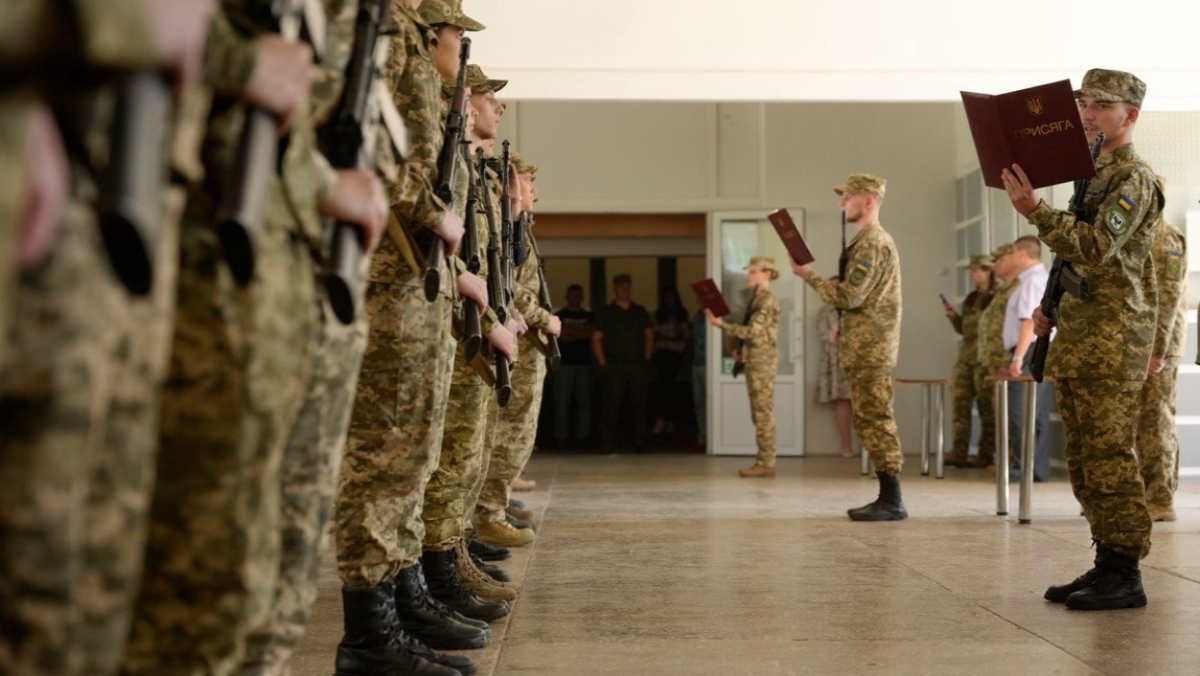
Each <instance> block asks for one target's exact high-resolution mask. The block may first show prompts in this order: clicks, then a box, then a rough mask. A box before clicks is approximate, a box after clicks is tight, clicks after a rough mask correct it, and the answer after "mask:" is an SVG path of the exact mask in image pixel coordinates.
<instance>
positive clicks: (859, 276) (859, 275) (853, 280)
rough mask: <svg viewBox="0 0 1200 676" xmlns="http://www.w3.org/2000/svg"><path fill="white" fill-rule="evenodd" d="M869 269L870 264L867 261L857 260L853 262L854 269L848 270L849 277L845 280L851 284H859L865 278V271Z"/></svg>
mask: <svg viewBox="0 0 1200 676" xmlns="http://www.w3.org/2000/svg"><path fill="white" fill-rule="evenodd" d="M870 271H871V264H870V263H868V262H867V261H858V262H857V263H855V264H854V270H852V271H851V272H850V278H849V279H848V280H847V281H849V282H850V284H852V285H853V286H859V285H860V284H862V283H863V282H864V281H866V279H867V273H869V272H870Z"/></svg>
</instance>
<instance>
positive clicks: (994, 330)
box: [976, 278, 1021, 371]
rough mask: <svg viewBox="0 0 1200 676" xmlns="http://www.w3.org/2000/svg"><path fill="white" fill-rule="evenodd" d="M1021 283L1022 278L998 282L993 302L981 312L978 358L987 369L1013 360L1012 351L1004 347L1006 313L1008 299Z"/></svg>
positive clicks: (978, 332) (978, 330) (977, 330)
mask: <svg viewBox="0 0 1200 676" xmlns="http://www.w3.org/2000/svg"><path fill="white" fill-rule="evenodd" d="M1020 285H1021V280H1020V278H1016V279H1013V280H1012V281H1011V282H997V284H996V293H995V295H993V296H992V302H991V303H989V304H988V306H987V307H986V308H984V310H983V312H981V313H980V314H979V325H978V328H977V329H976V334H977V337H976V341H977V342H978V347H977V352H976V360H977V363H978V364H979V365H980V366H982V367H984V369H985V370H988V371H990V370H993V369H995V368H997V367H1000V366H1006V365H1007V364H1008V363H1009V362H1011V361H1012V353H1011V352H1009V351H1008V350H1007V349H1005V347H1004V313H1005V309H1006V308H1007V307H1008V299H1009V298H1011V297H1012V295H1013V294H1014V293H1016V292H1017V287H1018V286H1020Z"/></svg>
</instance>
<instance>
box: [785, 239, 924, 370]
mask: <svg viewBox="0 0 1200 676" xmlns="http://www.w3.org/2000/svg"><path fill="white" fill-rule="evenodd" d="M848 251H849V257H848V260H849V264H848V266H847V269H846V275H847V278H846V279H844V280H840V281H837V280H833V279H824V278H822V277H821V276H820V275H818V274H817V273H815V272H812V273H809V275H808V277H807V278H805V281H807V282H808V284H809V286H811V287H812V288H813V289H815V290H816V291H817V293H818V294H820V296H821V298H822V299H823V300H824V301H825V302H826V303H830V304H832V305H833V306H834V307H837V308H838V309H840V310H841V311H842V343H841V353H840V354H839V355H838V358H839V359H840V360H841V366H842V368H843V369H845V370H846V371H847V372H849V370H850V369H851V368H873V367H878V366H884V367H888V368H894V367H895V366H896V359H897V358H898V357H899V355H900V314H901V310H902V303H901V299H900V253H899V252H898V251H897V250H896V242H895V241H894V240H893V239H892V236H891V235H890V234H889V233H888V232H887V231H886V230H884V229H883V226H882V225H880V224H879V222H878V221H876V222H874V223H871V224H870V225H868V226H866V227H865V228H863V229H862V230H860V231H859V232H858V234H856V235H855V236H854V239H852V240H850V244H849V245H848ZM847 375H849V373H847Z"/></svg>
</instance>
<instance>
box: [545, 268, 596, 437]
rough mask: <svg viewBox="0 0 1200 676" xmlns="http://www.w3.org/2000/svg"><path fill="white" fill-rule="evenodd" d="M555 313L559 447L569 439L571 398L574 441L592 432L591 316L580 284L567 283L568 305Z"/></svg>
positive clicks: (592, 328) (556, 402) (555, 404)
mask: <svg viewBox="0 0 1200 676" xmlns="http://www.w3.org/2000/svg"><path fill="white" fill-rule="evenodd" d="M554 314H556V315H558V318H559V319H560V320H561V321H562V335H560V336H559V337H558V344H559V348H560V349H561V351H562V362H561V363H560V365H559V367H558V369H556V370H555V371H554V441H555V443H556V444H557V445H558V447H559V448H563V447H565V446H567V445H568V444H569V443H570V442H571V441H572V437H571V424H570V421H571V418H570V413H571V400H575V403H576V405H577V406H578V407H579V408H578V411H579V412H578V413H577V415H576V418H575V435H574V438H573V440H574V443H575V444H576V445H578V446H584V445H585V444H586V443H587V440H588V437H590V436H591V435H592V331H593V330H594V326H593V323H592V322H593V316H592V313H591V311H590V310H585V309H584V308H583V287H582V286H579V285H578V284H572V285H571V286H569V287H567V306H566V307H565V308H562V309H561V310H559V311H558V312H555V313H554Z"/></svg>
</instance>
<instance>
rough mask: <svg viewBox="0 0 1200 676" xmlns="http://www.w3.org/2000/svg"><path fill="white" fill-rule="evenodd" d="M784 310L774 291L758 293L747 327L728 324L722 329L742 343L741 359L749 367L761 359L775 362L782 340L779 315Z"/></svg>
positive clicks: (745, 325) (751, 302) (751, 300)
mask: <svg viewBox="0 0 1200 676" xmlns="http://www.w3.org/2000/svg"><path fill="white" fill-rule="evenodd" d="M782 313H783V308H781V307H780V305H779V299H777V298H776V297H775V294H774V293H772V292H771V289H770V288H769V287H768V288H761V289H755V291H754V297H753V298H751V299H750V307H749V308H747V310H746V316H747V317H748V319H747V320H746V323H745V324H735V323H731V322H725V324H724V325H723V326H722V327H721V328H722V329H724V331H725V332H726V333H728V334H729V335H731V336H734V337H735V338H740V339H741V340H742V359H743V360H745V361H746V362H747V363H749V362H751V361H754V360H755V359H756V358H758V357H762V358H764V359H767V358H773V357H774V356H776V354H777V348H776V344H777V342H778V340H779V315H780V314H782Z"/></svg>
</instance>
